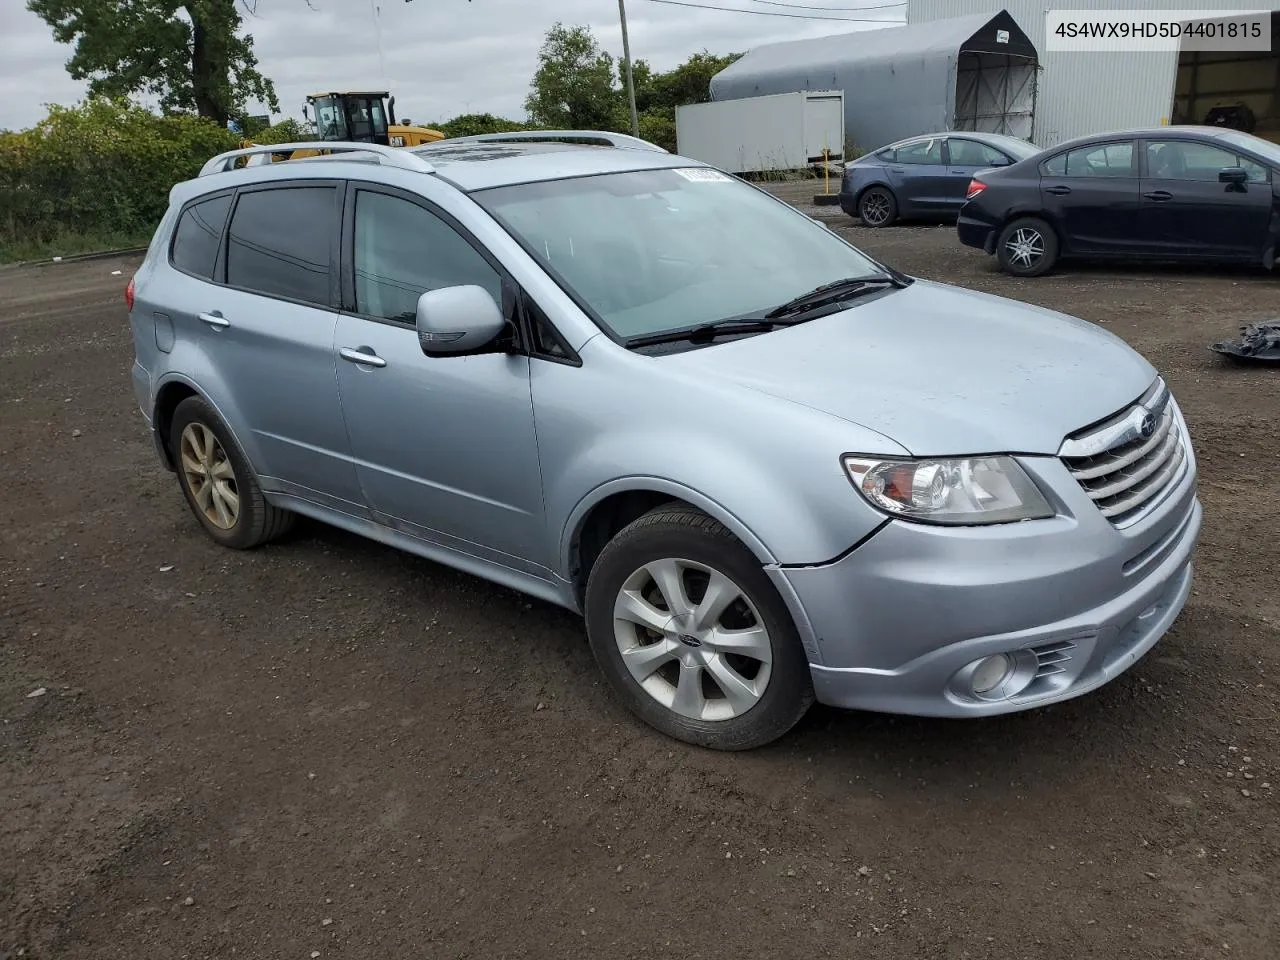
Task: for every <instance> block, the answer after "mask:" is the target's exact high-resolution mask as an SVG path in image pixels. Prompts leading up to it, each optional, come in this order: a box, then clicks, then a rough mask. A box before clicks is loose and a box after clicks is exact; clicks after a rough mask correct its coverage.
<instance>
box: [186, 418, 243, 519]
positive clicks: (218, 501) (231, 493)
mask: <svg viewBox="0 0 1280 960" xmlns="http://www.w3.org/2000/svg"><path fill="white" fill-rule="evenodd" d="M178 455H179V459H180V460H181V464H182V476H183V479H184V480H185V481H186V484H187V487H188V488H189V489H190V490H191V496H192V498H193V499H194V500H195V502H196V506H197V507H198V508H199V510H200V512H201V513H202V514H204V517H205V519H206V520H208V521H209V522H210V523H211V524H213V525H214V526H215V527H217V528H218V529H219V530H230V529H231V528H232V527H234V526H235V525H236V521H237V520H239V519H240V491H239V487H238V486H237V484H236V474H235V470H234V469H233V468H232V466H231V460H230V458H228V456H227V452H226V451H225V450H224V449H223V448H222V444H220V443H219V442H218V438H217V437H216V436H215V435H214V433H213V431H212V430H210V429H209V428H208V427H206V426H205V425H204V424H203V423H196V422H193V423H189V424H187V426H186V428H185V429H183V431H182V437H181V440H180V442H179V446H178Z"/></svg>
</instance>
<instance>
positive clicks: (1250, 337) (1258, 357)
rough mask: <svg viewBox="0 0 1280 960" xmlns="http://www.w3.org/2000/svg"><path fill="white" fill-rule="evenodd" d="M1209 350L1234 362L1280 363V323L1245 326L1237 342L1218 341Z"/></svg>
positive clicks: (1271, 322) (1272, 322) (1270, 322)
mask: <svg viewBox="0 0 1280 960" xmlns="http://www.w3.org/2000/svg"><path fill="white" fill-rule="evenodd" d="M1210 349H1211V350H1213V351H1215V352H1216V353H1220V354H1222V355H1223V356H1226V357H1230V358H1232V359H1234V360H1245V361H1250V362H1260V363H1280V321H1269V322H1266V323H1249V324H1245V325H1244V326H1242V327H1241V328H1240V338H1239V339H1238V340H1219V341H1218V342H1217V343H1215V344H1213V346H1212V347H1210Z"/></svg>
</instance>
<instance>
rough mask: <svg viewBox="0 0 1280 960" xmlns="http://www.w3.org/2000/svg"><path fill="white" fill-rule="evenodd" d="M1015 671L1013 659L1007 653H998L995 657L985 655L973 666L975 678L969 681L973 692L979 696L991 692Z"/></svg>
mask: <svg viewBox="0 0 1280 960" xmlns="http://www.w3.org/2000/svg"><path fill="white" fill-rule="evenodd" d="M1012 671H1013V661H1012V660H1011V659H1010V658H1009V656H1008V655H1007V654H1004V653H997V654H996V655H995V656H994V657H984V658H983V659H981V660H979V661H978V665H977V666H976V667H974V668H973V678H972V679H971V680H970V681H969V682H970V684H971V685H972V687H973V692H974V693H976V694H977V695H978V696H983V695H984V694H988V693H990V692H991V691H992V690H994V689H996V688H997V687H998V686H1000V684H1002V683H1004V682H1005V680H1007V679H1008V678H1009V674H1010V673H1011V672H1012Z"/></svg>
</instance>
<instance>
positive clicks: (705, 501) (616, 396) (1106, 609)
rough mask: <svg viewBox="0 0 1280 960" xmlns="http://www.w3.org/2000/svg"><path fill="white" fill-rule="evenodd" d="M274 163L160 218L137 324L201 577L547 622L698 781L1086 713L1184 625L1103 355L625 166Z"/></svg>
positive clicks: (615, 148)
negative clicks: (478, 583)
mask: <svg viewBox="0 0 1280 960" xmlns="http://www.w3.org/2000/svg"><path fill="white" fill-rule="evenodd" d="M293 146H295V145H284V146H275V147H270V148H258V149H257V150H256V151H255V150H251V151H233V152H231V153H228V154H222V155H220V156H218V157H215V158H214V159H213V160H211V161H210V162H209V163H208V164H207V165H206V167H205V169H204V170H203V171H202V174H201V175H200V176H199V177H197V178H196V179H194V180H192V181H190V182H186V183H182V184H179V185H177V186H176V187H174V189H173V192H172V197H171V205H170V207H169V210H168V212H167V214H166V215H165V217H164V219H163V221H162V223H161V224H160V227H159V229H158V231H157V233H156V235H155V238H154V240H153V241H152V244H151V248H150V250H149V251H148V253H147V256H146V259H145V262H144V263H143V264H142V266H141V267H140V269H139V270H138V272H137V274H136V276H135V277H134V279H133V280H132V282H131V283H130V286H129V291H128V294H127V299H128V302H129V307H130V319H131V323H132V330H133V338H134V345H135V350H136V354H137V359H136V362H135V363H134V366H133V383H134V388H135V391H136V393H137V400H138V404H139V405H140V406H141V408H142V412H143V414H144V415H145V417H146V419H147V421H148V423H149V425H150V428H151V431H152V433H153V435H154V438H155V444H156V447H157V450H158V451H159V454H160V457H161V458H162V460H163V462H164V464H165V465H166V466H167V467H168V468H169V469H171V470H173V471H175V472H176V474H177V477H178V481H179V483H180V485H181V488H182V492H183V494H184V495H185V497H186V499H187V501H188V503H189V504H190V506H191V509H192V512H193V513H194V514H195V517H196V519H197V520H198V521H199V523H200V525H201V526H202V527H203V528H204V530H205V531H206V532H207V533H208V535H209V536H210V537H212V538H213V540H215V541H216V542H217V543H220V544H222V545H224V546H227V547H234V548H248V547H253V546H255V545H257V544H261V543H263V542H265V541H267V540H270V539H272V538H274V537H277V536H279V535H280V534H282V533H283V532H284V531H285V530H286V529H287V528H288V527H289V525H290V521H291V520H292V519H293V518H294V517H295V516H296V515H299V514H301V515H305V516H308V517H311V518H314V519H317V520H321V521H324V522H326V523H330V524H334V525H336V526H338V527H342V528H344V529H347V530H351V531H354V532H356V533H360V534H363V535H365V536H368V537H371V538H373V539H376V540H379V541H382V542H383V543H386V544H390V545H392V546H395V547H398V548H401V549H404V550H408V551H411V552H413V553H416V554H420V555H422V556H424V557H428V558H430V559H432V560H435V561H439V562H441V563H444V564H448V565H450V566H453V567H457V568H459V569H461V570H464V571H467V572H470V573H472V574H475V575H477V576H480V577H485V578H488V579H490V580H493V581H496V582H497V583H500V584H504V585H506V586H508V587H511V588H514V589H516V590H519V591H523V592H525V593H527V594H530V595H532V596H535V597H539V598H542V599H543V600H546V601H549V602H551V603H554V604H559V605H561V606H563V607H567V608H569V609H570V610H573V611H576V612H579V613H581V614H582V615H583V617H584V618H585V621H586V632H587V636H588V638H589V640H590V644H591V647H592V650H593V651H594V654H595V656H596V659H597V660H598V662H599V665H600V668H601V669H602V670H603V672H604V674H605V676H606V677H607V678H608V679H609V681H610V683H611V685H612V687H613V689H614V690H615V691H616V692H617V695H618V696H619V697H620V698H621V700H622V701H623V702H624V703H625V704H626V705H627V706H628V707H629V708H630V709H631V710H632V711H634V713H635V714H637V715H638V716H639V717H640V718H642V719H643V720H644V721H646V722H647V723H649V724H651V725H652V726H653V727H655V728H657V729H658V730H660V731H662V732H664V733H666V734H668V735H670V736H672V737H676V738H679V739H681V740H685V741H688V742H691V743H695V744H701V745H705V746H708V747H715V748H720V749H744V748H750V747H754V746H758V745H761V744H764V743H767V742H769V741H771V740H773V739H775V738H777V737H779V736H781V735H782V734H783V733H785V732H786V731H787V730H788V729H790V728H791V727H792V726H793V725H794V724H795V723H796V722H797V721H798V720H799V719H800V718H801V717H802V716H803V714H804V713H805V711H806V710H807V708H808V707H809V705H810V704H811V703H812V702H813V701H814V700H815V699H816V700H818V701H820V702H822V703H826V704H831V705H835V706H838V707H849V708H863V709H870V710H879V711H890V712H897V713H909V714H926V715H936V716H950V717H978V716H989V715H992V714H1000V713H1006V712H1009V711H1013V710H1021V709H1025V708H1029V707H1035V706H1039V705H1043V704H1048V703H1054V702H1056V701H1061V700H1064V699H1066V698H1069V697H1074V696H1078V695H1080V694H1082V693H1085V692H1086V691H1089V690H1092V689H1095V688H1097V687H1098V686H1100V685H1102V684H1103V683H1106V682H1107V681H1109V680H1111V679H1113V678H1114V677H1116V676H1117V675H1118V674H1119V673H1121V672H1122V671H1123V670H1125V669H1126V668H1127V667H1129V666H1130V665H1132V664H1133V663H1134V662H1135V661H1136V660H1137V659H1138V658H1139V657H1141V656H1142V655H1143V654H1145V653H1146V652H1147V650H1149V649H1150V648H1151V647H1152V646H1153V645H1154V644H1155V643H1156V641H1157V640H1158V639H1159V638H1160V637H1161V635H1162V634H1164V633H1165V631H1166V630H1167V629H1168V628H1169V626H1170V624H1171V623H1172V622H1173V620H1174V618H1175V617H1176V616H1177V615H1178V613H1179V611H1180V610H1181V609H1182V606H1183V604H1184V602H1185V600H1186V597H1187V594H1188V591H1189V589H1190V584H1191V555H1192V550H1193V546H1194V544H1195V541H1196V538H1197V535H1198V532H1199V529H1200V522H1201V509H1200V505H1199V502H1198V500H1197V498H1196V489H1195V478H1196V467H1195V458H1194V455H1193V452H1192V448H1191V444H1190V442H1189V440H1188V436H1187V429H1186V424H1185V423H1184V421H1183V417H1182V414H1181V413H1180V411H1179V409H1178V405H1177V404H1176V403H1175V401H1174V400H1173V399H1172V398H1171V397H1170V394H1169V391H1168V389H1167V388H1166V387H1165V384H1164V382H1163V381H1162V380H1161V379H1160V378H1159V377H1158V376H1157V374H1156V372H1155V370H1153V369H1152V367H1151V366H1150V365H1149V364H1148V363H1147V362H1146V361H1145V360H1144V359H1143V358H1142V357H1140V356H1139V355H1138V354H1136V353H1135V352H1134V351H1133V350H1131V349H1130V348H1129V347H1128V346H1126V345H1125V344H1124V343H1123V342H1121V341H1120V340H1119V339H1118V338H1116V337H1114V336H1112V335H1111V334H1110V333H1107V332H1105V331H1103V330H1102V329H1100V328H1098V327H1096V326H1093V325H1092V324H1089V323H1086V322H1084V321H1082V320H1078V319H1074V318H1072V317H1068V316H1064V315H1061V314H1058V313H1054V312H1051V311H1049V310H1043V309H1038V308H1035V307H1031V306H1027V305H1024V304H1020V303H1016V302H1013V301H1010V300H1006V299H1002V298H999V297H994V296H988V295H984V294H980V293H974V292H970V291H966V290H963V289H959V288H955V287H950V286H946V285H943V284H938V283H932V282H929V281H926V280H922V279H914V278H911V277H907V276H904V275H903V274H901V273H899V272H897V271H896V270H894V269H892V268H890V267H889V266H886V265H885V264H882V263H879V262H877V261H875V260H874V259H872V258H870V257H868V256H866V255H865V254H863V253H862V252H860V251H859V250H858V249H856V248H855V247H853V246H852V245H850V244H849V243H847V242H846V241H845V240H843V239H841V238H840V237H839V236H837V235H836V234H835V233H833V232H832V231H830V230H828V229H826V228H825V227H823V226H822V225H821V224H819V223H817V222H815V221H814V220H812V219H810V218H809V217H806V216H805V215H804V214H802V213H801V212H799V211H797V210H795V209H794V208H792V207H790V206H788V205H787V204H785V203H783V202H781V201H779V200H777V199H775V198H774V197H772V196H770V195H769V194H767V193H765V192H763V191H761V190H758V189H756V188H755V187H752V186H750V185H749V184H747V183H745V182H743V181H741V180H739V179H737V178H735V177H731V176H728V175H726V174H724V173H722V172H720V171H719V170H716V169H713V168H710V167H707V166H704V165H701V164H699V163H696V162H695V161H692V160H688V159H685V158H682V157H679V156H674V155H672V154H669V153H667V152H665V151H662V150H661V149H659V148H656V147H654V146H653V145H651V144H647V143H644V142H642V141H637V140H633V139H631V138H627V137H619V136H614V135H610V134H598V133H586V134H584V133H581V132H576V131H559V132H552V133H541V134H536V135H502V136H497V137H481V138H469V139H462V140H445V141H440V142H438V143H435V144H431V145H429V146H424V147H421V148H413V149H403V148H400V149H393V148H389V147H376V146H371V145H369V144H328V145H326V149H328V150H330V151H332V152H331V153H329V154H328V155H326V156H324V157H321V158H315V159H309V160H303V159H299V160H293V161H287V162H276V163H267V162H261V163H259V162H257V161H261V160H265V159H267V158H266V157H265V156H264V154H265V153H266V151H268V150H271V151H279V150H285V149H290V148H292V147H293ZM296 146H307V145H306V144H302V145H296ZM242 157H247V158H248V161H247V162H245V161H243V160H242V159H241V158H242ZM242 163H243V165H240V164H242ZM494 642H495V643H497V642H500V641H496V640H495V641H494Z"/></svg>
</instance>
